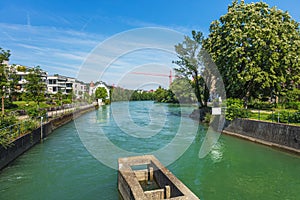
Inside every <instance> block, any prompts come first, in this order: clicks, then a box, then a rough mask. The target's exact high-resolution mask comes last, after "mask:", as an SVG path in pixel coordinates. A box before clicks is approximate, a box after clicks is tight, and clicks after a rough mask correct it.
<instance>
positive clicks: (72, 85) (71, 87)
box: [47, 74, 87, 99]
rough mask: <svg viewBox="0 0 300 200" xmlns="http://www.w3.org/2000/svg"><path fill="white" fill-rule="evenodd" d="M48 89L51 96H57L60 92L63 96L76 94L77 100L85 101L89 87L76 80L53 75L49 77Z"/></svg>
mask: <svg viewBox="0 0 300 200" xmlns="http://www.w3.org/2000/svg"><path fill="white" fill-rule="evenodd" d="M47 89H48V93H49V94H56V93H57V92H58V91H60V92H61V93H62V94H72V93H73V94H74V95H75V96H76V98H77V99H83V98H84V93H86V92H87V85H86V84H85V83H83V82H81V81H78V80H76V79H75V78H71V77H66V76H61V75H58V74H56V75H53V76H48V77H47Z"/></svg>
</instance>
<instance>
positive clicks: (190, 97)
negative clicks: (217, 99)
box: [170, 78, 196, 104]
mask: <svg viewBox="0 0 300 200" xmlns="http://www.w3.org/2000/svg"><path fill="white" fill-rule="evenodd" d="M170 90H171V91H172V93H174V95H175V97H174V98H175V99H176V101H179V102H180V103H184V104H186V103H196V96H195V93H194V90H193V88H192V83H191V81H190V80H189V79H187V78H176V79H175V80H174V81H173V82H172V84H171V85H170Z"/></svg>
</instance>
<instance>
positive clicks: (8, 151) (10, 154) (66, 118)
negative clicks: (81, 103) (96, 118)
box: [0, 105, 95, 170]
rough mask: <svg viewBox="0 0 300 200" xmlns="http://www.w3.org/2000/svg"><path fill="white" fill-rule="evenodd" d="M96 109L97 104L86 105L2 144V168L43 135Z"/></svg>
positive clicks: (0, 159) (38, 140)
mask: <svg viewBox="0 0 300 200" xmlns="http://www.w3.org/2000/svg"><path fill="white" fill-rule="evenodd" d="M94 109H95V105H90V106H85V107H83V108H81V109H80V110H76V111H74V112H73V113H68V114H65V115H63V116H60V117H57V118H54V119H52V120H51V121H49V122H47V123H44V124H43V126H42V134H41V127H39V128H37V129H35V130H33V131H32V132H31V133H28V134H26V135H23V136H21V137H19V138H18V139H16V140H15V141H14V142H12V144H11V145H10V146H9V147H7V148H4V147H3V146H0V170H2V169H3V168H4V167H6V166H7V165H8V164H9V163H11V162H12V161H13V160H15V159H16V158H17V157H19V156H20V155H21V154H23V153H24V152H26V151H27V150H28V149H30V148H31V147H33V146H34V145H36V144H37V143H40V141H41V137H42V138H45V137H47V136H48V135H50V134H51V133H52V132H53V130H55V129H56V128H58V127H60V126H62V125H64V124H66V123H68V122H70V121H72V120H73V119H76V118H77V117H79V116H81V115H82V114H84V113H86V112H89V111H91V110H94Z"/></svg>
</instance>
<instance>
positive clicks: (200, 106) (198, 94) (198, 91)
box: [193, 72, 203, 109]
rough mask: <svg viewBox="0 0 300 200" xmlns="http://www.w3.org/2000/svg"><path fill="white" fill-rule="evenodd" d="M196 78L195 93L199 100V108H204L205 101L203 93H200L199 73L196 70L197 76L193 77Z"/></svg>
mask: <svg viewBox="0 0 300 200" xmlns="http://www.w3.org/2000/svg"><path fill="white" fill-rule="evenodd" d="M193 78H194V80H195V94H196V98H197V101H198V108H199V109H200V108H202V107H203V103H202V99H201V93H200V88H199V80H198V73H197V72H195V77H193Z"/></svg>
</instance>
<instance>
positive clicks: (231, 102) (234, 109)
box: [226, 98, 249, 120]
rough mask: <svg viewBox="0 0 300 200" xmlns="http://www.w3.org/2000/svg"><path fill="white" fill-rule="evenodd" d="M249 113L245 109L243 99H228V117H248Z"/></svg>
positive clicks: (228, 118) (229, 118) (230, 118)
mask: <svg viewBox="0 0 300 200" xmlns="http://www.w3.org/2000/svg"><path fill="white" fill-rule="evenodd" d="M248 115H249V113H248V111H247V110H246V109H244V102H243V101H242V100H241V99H232V98H229V99H227V100H226V119H227V120H234V119H236V118H246V117H248Z"/></svg>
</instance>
